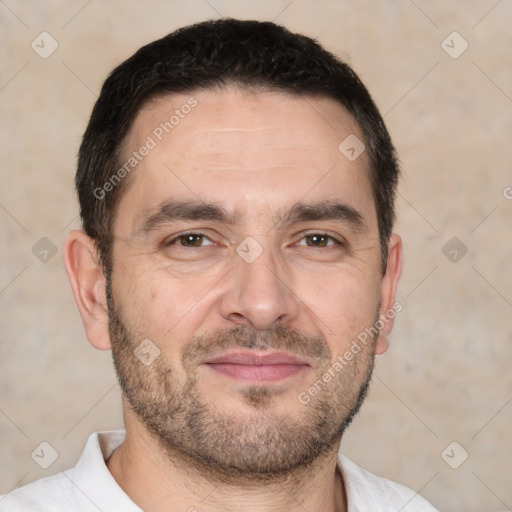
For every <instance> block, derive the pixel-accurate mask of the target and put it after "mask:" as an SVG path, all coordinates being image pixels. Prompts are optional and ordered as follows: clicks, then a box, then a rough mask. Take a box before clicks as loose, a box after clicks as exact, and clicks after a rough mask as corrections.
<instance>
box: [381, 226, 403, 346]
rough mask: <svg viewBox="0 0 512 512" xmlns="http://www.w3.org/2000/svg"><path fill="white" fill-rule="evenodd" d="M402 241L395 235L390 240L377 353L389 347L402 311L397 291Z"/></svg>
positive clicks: (382, 285) (400, 268) (382, 287)
mask: <svg viewBox="0 0 512 512" xmlns="http://www.w3.org/2000/svg"><path fill="white" fill-rule="evenodd" d="M402 256H403V249H402V239H401V238H400V236H398V235H397V234H395V233H393V234H392V235H391V237H390V238H389V244H388V259H387V263H386V272H385V274H384V277H383V278H382V284H381V295H380V321H381V323H382V329H380V331H381V332H380V334H379V336H378V339H377V344H376V353H377V354H383V353H384V352H386V350H387V349H388V347H389V340H388V336H389V334H390V333H391V330H392V329H393V324H394V319H395V316H396V315H397V313H398V312H399V311H401V309H402V305H401V304H398V303H397V302H396V290H397V287H398V281H399V280H400V275H401V273H402Z"/></svg>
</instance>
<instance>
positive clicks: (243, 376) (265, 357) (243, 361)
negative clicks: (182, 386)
mask: <svg viewBox="0 0 512 512" xmlns="http://www.w3.org/2000/svg"><path fill="white" fill-rule="evenodd" d="M202 364H203V365H206V366H207V367H209V368H210V369H212V370H214V371H215V372H217V373H221V374H224V375H227V376H229V377H232V378H234V379H238V380H244V381H259V382H261V381H277V380H282V379H285V378H287V377H291V376H292V375H296V374H297V373H300V372H302V371H304V370H306V369H307V368H309V367H310V365H309V364H308V363H307V362H306V361H304V360H303V359H300V358H299V357H297V356H295V355H293V354H290V353H287V352H280V351H270V352H269V351H268V350H266V351H257V350H247V351H243V350H237V351H229V352H225V353H224V354H220V355H218V356H215V357H213V358H211V359H208V360H206V361H203V362H202Z"/></svg>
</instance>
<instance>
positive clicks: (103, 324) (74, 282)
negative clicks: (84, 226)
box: [63, 230, 110, 350]
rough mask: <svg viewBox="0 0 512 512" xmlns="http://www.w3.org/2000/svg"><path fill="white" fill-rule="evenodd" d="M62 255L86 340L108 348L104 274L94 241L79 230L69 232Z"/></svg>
mask: <svg viewBox="0 0 512 512" xmlns="http://www.w3.org/2000/svg"><path fill="white" fill-rule="evenodd" d="M63 257H64V264H65V267H66V272H67V274H68V278H69V282H70V284H71V289H72V291H73V295H74V297H75V302H76V304H77V306H78V310H79V311H80V316H81V317H82V322H83V324H84V327H85V332H86V335H87V339H88V340H89V342H90V343H91V345H93V346H94V347H96V348H97V349H99V350H109V349H110V336H109V331H108V307H107V300H106V290H105V276H104V274H103V270H102V268H101V265H100V260H99V255H98V250H97V247H96V243H95V241H94V240H93V239H91V238H90V237H89V236H88V235H86V234H85V233H84V232H83V231H78V230H75V231H72V232H71V233H69V234H68V236H67V238H66V243H65V246H64V254H63Z"/></svg>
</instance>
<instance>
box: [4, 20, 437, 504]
mask: <svg viewBox="0 0 512 512" xmlns="http://www.w3.org/2000/svg"><path fill="white" fill-rule="evenodd" d="M398 174H399V170H398V166H397V161H396V156H395V151H394V148H393V145H392V143H391V141H390V138H389V135H388V133H387V131H386V128H385V126H384V123H383V121H382V118H381V116H380V114H379V113H378V111H377V109H376V107H375V105H374V103H373V102H372V100H371V98H370V96H369V94H368V92H367V90H366V89H365V87H364V86H363V84H362V83H361V82H360V80H359V79H358V78H357V76H356V75H355V74H354V72H353V71H352V70H351V69H350V68H349V67H348V66H347V65H346V64H344V63H342V62H340V61H339V60H337V59H336V58H335V57H334V56H333V55H331V54H330V53H328V52H326V51H325V50H323V49H322V48H321V47H320V46H319V45H318V44H316V43H315V42H314V41H312V40H311V39H309V38H306V37H304V36H301V35H297V34H292V33H290V32H288V31H287V30H285V29H284V28H282V27H279V26H276V25H274V24H272V23H261V22H254V21H236V20H220V21H215V22H205V23H200V24H198V25H194V26H191V27H186V28H183V29H180V30H178V31H177V32H175V33H173V34H170V35H169V36H167V37H165V38H163V39H161V40H159V41H156V42H154V43H151V44H149V45H147V46H145V47H143V48H141V49H140V50H139V51H138V52H137V53H136V54H135V55H134V56H132V57H131V58H130V59H128V60H127V61H126V62H124V63H123V64H121V65H120V66H119V67H118V68H117V69H115V70H114V72H113V73H112V74H111V76H110V77H109V78H108V79H107V81H106V82H105V84H104V86H103V89H102V92H101V95H100V97H99V99H98V101H97V103H96V105H95V107H94V110H93V113H92V116H91V119H90V122H89V125H88V128H87V131H86V133H85V135H84V139H83V142H82V145H81V148H80V155H79V162H78V171H77V175H76V185H77V190H78V196H79V200H80V207H81V216H82V220H83V226H84V231H83V232H82V231H73V232H72V233H70V234H69V236H68V238H67V241H66V246H65V249H64V260H65V264H66V269H67V272H68V274H69V277H70V282H71V287H72V289H73V293H74V296H75V299H76V302H77V305H78V308H79V310H80V313H81V316H82V320H83V323H84V326H85V330H86V333H87V337H88V339H89V341H90V342H91V344H92V345H93V346H95V347H96V348H98V349H100V350H108V349H112V354H113V359H114V365H115V368H116V371H117V374H118V378H119V382H120V385H121V388H122V390H123V410H124V419H125V426H126V433H124V432H123V431H119V432H105V433H99V434H94V435H93V436H91V438H90V439H89V441H88V443H87V446H86V448H85V450H84V453H83V454H82V456H81V458H80V460H79V462H78V464H77V466H75V468H73V469H71V470H69V471H66V472H64V473H61V474H59V475H56V476H54V477H50V478H47V479H44V480H40V481H38V482H35V483H33V484H30V485H28V486H26V487H23V488H21V489H18V490H15V491H13V492H11V493H10V494H8V495H6V496H5V497H3V498H2V500H1V501H0V509H1V510H3V511H9V512H14V511H19V510H23V511H25V510H27V511H28V510H30V511H66V512H70V511H90V510H91V511H92V510H101V511H103V512H110V511H112V512H131V511H140V510H144V511H147V512H160V511H171V510H172V511H178V510H182V511H190V512H191V511H199V512H203V511H205V512H206V511H212V512H213V511H220V510H222V511H232V510H237V511H238V510H242V511H265V512H269V511H283V510H285V511H293V510H297V511H298V510H301V511H304V510H306V511H311V512H313V511H315V512H316V511H327V512H341V511H347V510H348V511H349V512H356V511H361V512H362V511H364V512H377V511H396V512H398V511H399V510H400V511H431V510H434V509H433V508H432V507H431V506H430V505H429V504H428V503H427V502H426V501H424V500H423V499H422V498H421V497H419V496H418V495H417V494H416V493H415V492H413V491H411V490H409V489H406V488H405V487H403V486H400V485H398V484H394V483H392V482H390V481H388V480H385V479H382V478H379V477H376V476H374V475H372V474H370V473H368V472H366V471H364V470H363V469H361V468H358V467H357V466H356V465H355V464H353V463H352V462H351V461H349V460H348V459H346V458H345V457H343V456H342V455H338V448H339V445H340V440H341V437H342V434H343V432H344V430H345V429H346V427H347V426H348V424H349V423H350V421H351V419H352V418H353V416H354V415H355V414H356V413H357V411H358V409H359V407H360V405H361V403H362V401H363V399H364V396H365V393H366V390H367V388H368V385H369V381H370V378H371V374H372V369H373V364H374V358H375V355H377V354H382V353H383V352H384V351H385V350H386V349H387V347H388V341H387V335H388V334H389V332H390V331H391V328H392V325H393V318H394V316H395V314H396V311H398V310H399V308H400V307H401V306H400V304H399V303H397V302H396V301H395V292H396V287H397V283H398V280H399V276H400V271H401V264H402V247H401V241H400V238H399V237H398V235H396V234H392V227H393V221H394V207H393V201H394V195H395V189H396V185H397V180H398Z"/></svg>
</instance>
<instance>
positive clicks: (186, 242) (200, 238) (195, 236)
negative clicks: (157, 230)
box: [164, 233, 213, 247]
mask: <svg viewBox="0 0 512 512" xmlns="http://www.w3.org/2000/svg"><path fill="white" fill-rule="evenodd" d="M164 245H165V246H166V247H168V246H172V245H177V246H178V247H204V246H205V245H213V244H212V241H211V240H210V239H209V238H208V237H207V236H206V235H203V234H202V233H184V234H183V235H178V236H176V237H174V238H172V239H171V240H168V241H167V242H165V244H164Z"/></svg>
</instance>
